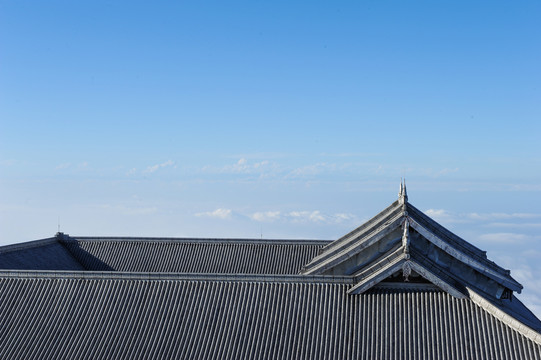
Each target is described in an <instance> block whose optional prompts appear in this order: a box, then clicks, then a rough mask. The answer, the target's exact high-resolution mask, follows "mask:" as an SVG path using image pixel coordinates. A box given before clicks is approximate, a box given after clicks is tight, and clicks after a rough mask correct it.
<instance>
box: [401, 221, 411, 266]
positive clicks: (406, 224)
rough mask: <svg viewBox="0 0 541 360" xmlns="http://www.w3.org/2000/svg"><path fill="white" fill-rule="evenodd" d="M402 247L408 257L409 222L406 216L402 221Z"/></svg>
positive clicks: (407, 257)
mask: <svg viewBox="0 0 541 360" xmlns="http://www.w3.org/2000/svg"><path fill="white" fill-rule="evenodd" d="M402 248H403V251H404V255H406V259H409V258H410V223H409V221H408V218H407V217H406V220H405V221H404V233H403V234H402Z"/></svg>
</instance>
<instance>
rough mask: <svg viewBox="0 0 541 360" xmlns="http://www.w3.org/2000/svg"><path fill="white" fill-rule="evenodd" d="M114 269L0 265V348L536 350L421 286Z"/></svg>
mask: <svg viewBox="0 0 541 360" xmlns="http://www.w3.org/2000/svg"><path fill="white" fill-rule="evenodd" d="M116 274H118V275H115V273H109V274H106V273H85V275H81V274H80V273H74V274H69V273H62V272H43V273H24V272H2V273H0V319H2V321H1V322H0V358H2V359H45V358H63V359H67V358H70V359H85V358H92V359H111V358H115V359H149V358H153V359H160V358H163V359H168V358H179V359H353V358H355V359H401V360H402V359H524V360H526V359H527V360H541V345H540V344H539V343H535V342H533V341H532V340H530V339H528V338H526V337H525V336H523V335H521V334H520V333H518V332H516V331H515V330H513V329H511V328H510V327H508V326H507V325H505V324H504V323H502V322H500V321H499V320H498V319H496V318H495V317H493V316H492V315H491V314H490V313H489V312H487V311H485V310H484V309H482V308H481V307H479V306H477V305H475V304H474V303H473V302H472V301H470V300H468V299H458V298H455V297H453V296H450V295H449V294H447V293H445V292H443V291H440V290H437V289H436V288H433V287H429V286H428V287H426V288H425V289H419V288H418V289H396V288H394V289H391V288H378V287H375V288H372V289H370V290H369V291H367V292H366V293H364V294H361V295H356V296H352V295H348V294H347V288H348V287H349V286H350V285H349V284H347V283H345V282H346V281H345V280H344V278H335V279H333V278H326V279H325V278H324V277H311V276H282V277H276V278H275V279H272V277H268V276H261V277H256V276H252V277H246V276H244V277H243V276H229V277H226V276H224V277H212V276H208V278H204V276H192V277H190V276H188V275H185V276H181V275H169V276H166V277H165V278H163V279H160V275H159V274H155V275H152V274H149V275H147V276H144V277H143V276H139V277H138V276H136V275H133V274H131V275H130V274H121V273H116ZM405 286H406V285H405Z"/></svg>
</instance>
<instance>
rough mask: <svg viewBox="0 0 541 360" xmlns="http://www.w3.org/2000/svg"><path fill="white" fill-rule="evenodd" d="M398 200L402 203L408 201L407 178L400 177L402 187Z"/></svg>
mask: <svg viewBox="0 0 541 360" xmlns="http://www.w3.org/2000/svg"><path fill="white" fill-rule="evenodd" d="M398 200H399V201H400V203H401V204H405V203H407V202H408V192H407V190H406V179H402V178H400V189H399V191H398Z"/></svg>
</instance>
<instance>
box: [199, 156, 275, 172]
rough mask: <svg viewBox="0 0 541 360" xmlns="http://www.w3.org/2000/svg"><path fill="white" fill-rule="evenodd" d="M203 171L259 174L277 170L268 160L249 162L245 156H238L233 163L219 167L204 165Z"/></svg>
mask: <svg viewBox="0 0 541 360" xmlns="http://www.w3.org/2000/svg"><path fill="white" fill-rule="evenodd" d="M201 170H202V171H203V172H205V173H212V174H260V175H263V174H264V173H267V174H268V173H271V172H272V173H275V172H277V171H278V168H277V166H276V164H273V163H270V162H269V161H268V160H263V161H259V162H255V163H250V162H248V160H247V159H246V158H244V157H243V158H240V159H239V160H238V161H237V162H236V163H234V164H228V165H224V166H221V167H215V166H210V165H207V166H204V167H203V168H202V169H201Z"/></svg>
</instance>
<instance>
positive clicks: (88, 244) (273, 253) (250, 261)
mask: <svg viewBox="0 0 541 360" xmlns="http://www.w3.org/2000/svg"><path fill="white" fill-rule="evenodd" d="M327 243H328V242H325V241H308V240H238V239H231V240H227V239H220V240H213V239H140V238H139V239H137V238H132V239H130V238H124V239H121V238H78V237H76V238H69V240H67V241H62V244H63V245H64V246H65V247H66V248H67V249H68V250H69V251H70V253H71V254H72V255H73V256H74V257H75V258H76V259H77V260H78V261H79V262H80V263H81V264H82V265H83V266H84V267H85V268H86V269H88V270H94V271H111V270H113V271H128V272H181V273H217V274H297V273H299V271H300V269H301V268H302V266H303V265H304V264H306V263H307V262H308V261H310V259H312V258H313V257H314V256H316V255H317V253H318V251H319V249H320V248H321V247H322V246H323V245H325V244H327Z"/></svg>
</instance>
